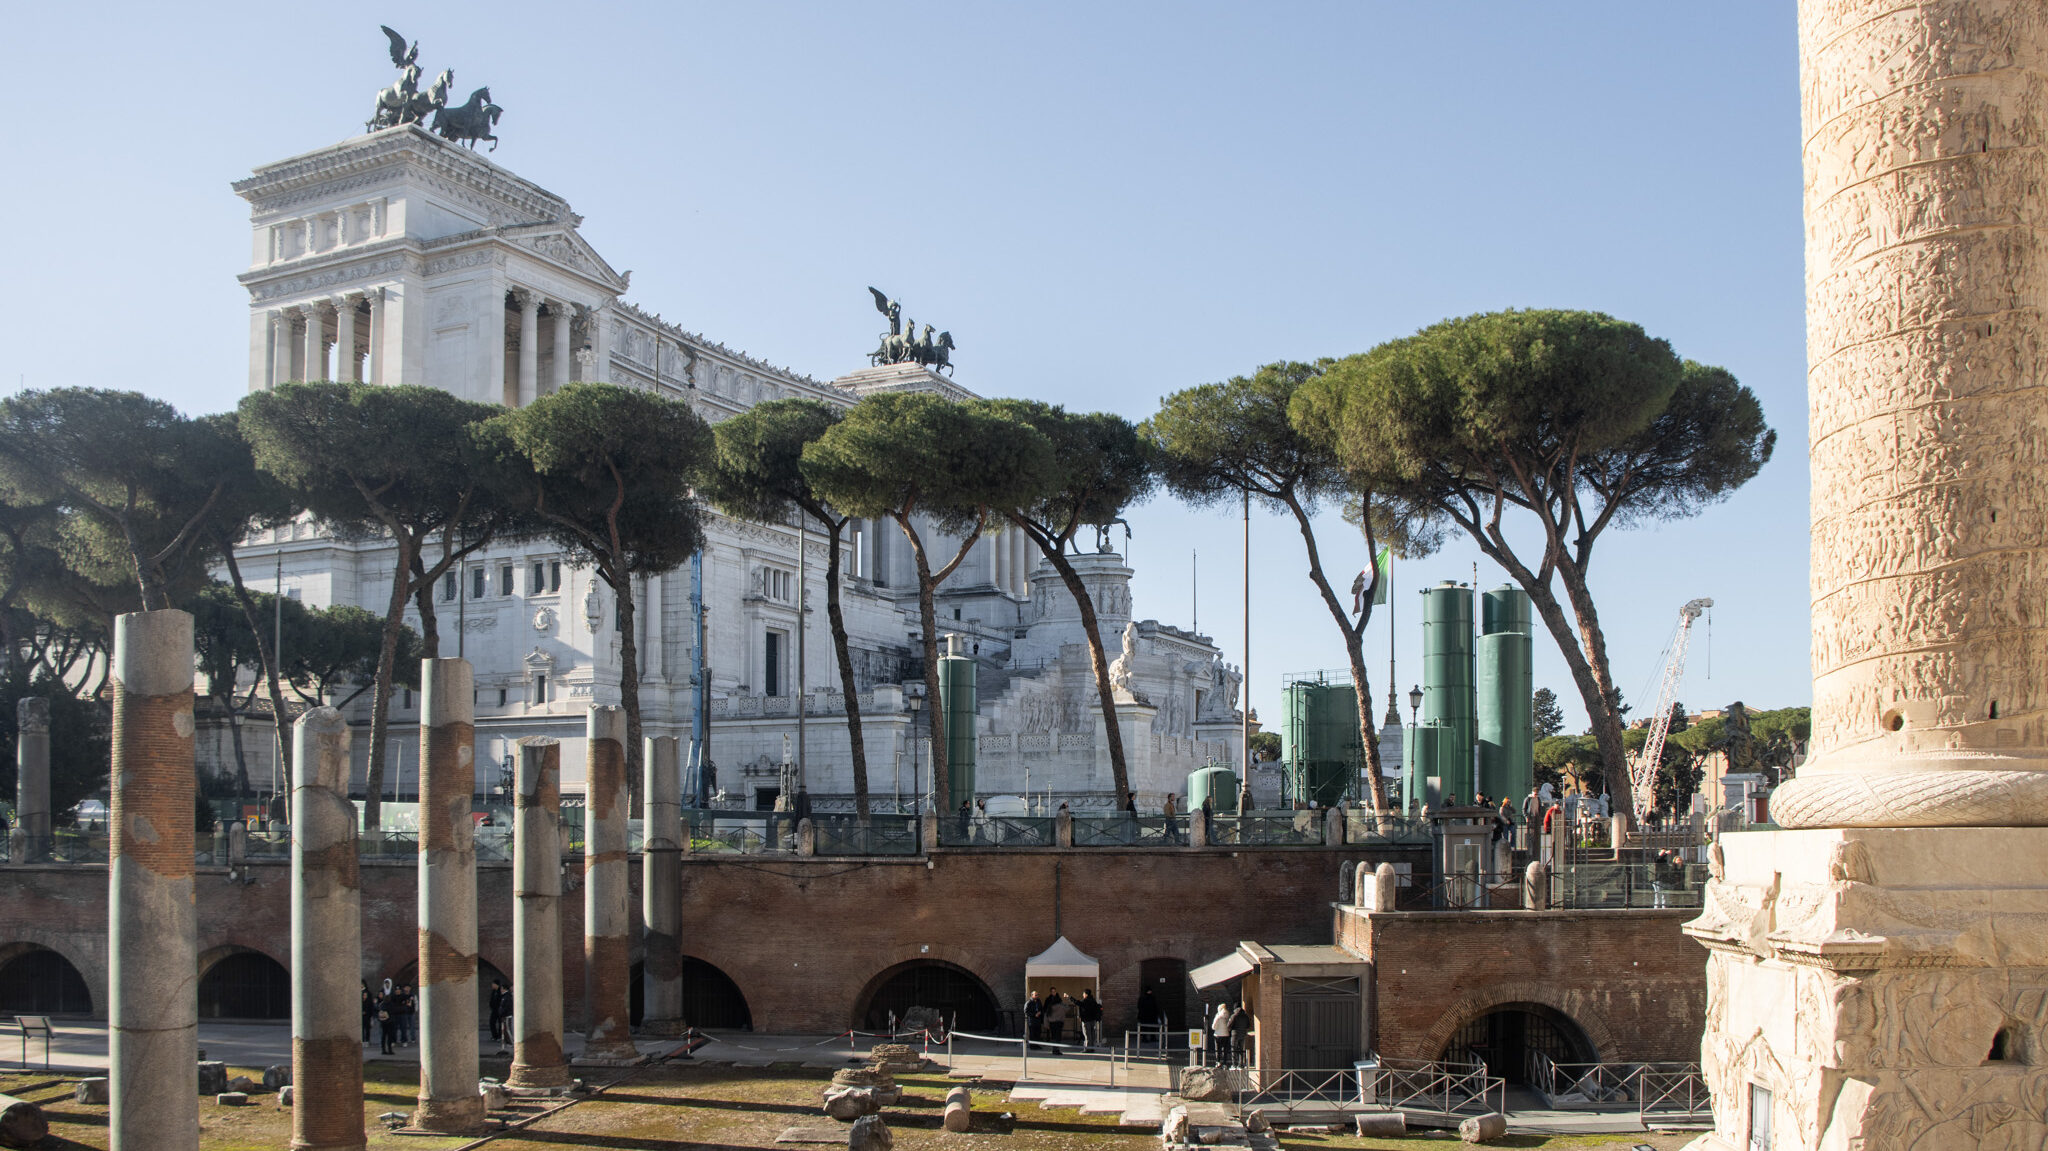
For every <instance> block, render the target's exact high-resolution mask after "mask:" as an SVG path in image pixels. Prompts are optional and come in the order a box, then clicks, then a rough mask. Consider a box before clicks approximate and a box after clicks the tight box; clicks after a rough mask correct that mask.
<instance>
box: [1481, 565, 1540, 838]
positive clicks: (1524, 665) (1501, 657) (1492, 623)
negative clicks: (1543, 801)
mask: <svg viewBox="0 0 2048 1151" xmlns="http://www.w3.org/2000/svg"><path fill="white" fill-rule="evenodd" d="M1532 614H1533V613H1532V611H1531V609H1530V603H1529V595H1528V593H1527V592H1524V591H1523V590H1522V589H1520V588H1517V587H1498V588H1495V589H1493V590H1492V591H1490V592H1487V593H1486V594H1485V595H1483V596H1481V597H1480V603H1479V631H1480V635H1479V660H1478V671H1479V677H1478V684H1477V692H1476V694H1477V699H1478V714H1477V716H1476V727H1475V731H1476V734H1477V736H1478V740H1479V781H1480V782H1479V786H1480V790H1482V791H1484V792H1485V793H1486V794H1487V796H1488V797H1489V798H1491V799H1493V800H1494V801H1495V802H1499V801H1500V800H1501V799H1507V800H1510V801H1512V802H1514V803H1515V804H1517V805H1519V804H1520V803H1521V799H1522V796H1524V795H1527V794H1528V792H1529V788H1530V786H1531V785H1532V783H1533V781H1534V778H1535V771H1536V767H1535V760H1534V754H1533V750H1532V749H1533V747H1534V744H1535V739H1534V717H1533V716H1532V715H1531V711H1530V709H1531V706H1532V705H1531V697H1532V695H1533V694H1534V691H1535V679H1534V675H1533V673H1532V670H1531V667H1530V661H1531V659H1532V658H1533V654H1534V653H1533V651H1532V649H1531V644H1532V640H1531V638H1530V630H1531V629H1530V617H1531V615H1532Z"/></svg>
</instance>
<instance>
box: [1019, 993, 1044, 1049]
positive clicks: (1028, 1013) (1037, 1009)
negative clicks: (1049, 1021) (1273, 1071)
mask: <svg viewBox="0 0 2048 1151" xmlns="http://www.w3.org/2000/svg"><path fill="white" fill-rule="evenodd" d="M1024 1037H1025V1038H1026V1039H1028V1040H1029V1041H1031V1042H1033V1043H1036V1042H1038V1041H1039V1040H1040V1039H1043V1038H1045V1002H1044V1000H1041V999H1040V998H1039V997H1038V992H1036V991H1034V992H1032V993H1031V998H1029V999H1027V1000H1025V1001H1024Z"/></svg>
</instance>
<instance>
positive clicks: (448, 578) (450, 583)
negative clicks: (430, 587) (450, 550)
mask: <svg viewBox="0 0 2048 1151" xmlns="http://www.w3.org/2000/svg"><path fill="white" fill-rule="evenodd" d="M457 586H458V584H457V581H456V579H455V573H454V572H449V573H448V574H447V575H445V576H442V577H441V602H442V603H453V602H455V589H456V587H457Z"/></svg>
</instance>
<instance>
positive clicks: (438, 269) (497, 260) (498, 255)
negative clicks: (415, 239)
mask: <svg viewBox="0 0 2048 1151" xmlns="http://www.w3.org/2000/svg"><path fill="white" fill-rule="evenodd" d="M504 262H505V253H503V252H499V251H495V250H493V249H491V248H478V249H475V250H473V251H468V252H454V253H451V254H449V255H446V256H436V257H434V258H433V259H431V260H428V261H427V275H429V276H439V275H442V274H444V273H447V272H454V271H459V270H461V269H463V268H477V267H482V266H483V265H485V264H503V263H504Z"/></svg>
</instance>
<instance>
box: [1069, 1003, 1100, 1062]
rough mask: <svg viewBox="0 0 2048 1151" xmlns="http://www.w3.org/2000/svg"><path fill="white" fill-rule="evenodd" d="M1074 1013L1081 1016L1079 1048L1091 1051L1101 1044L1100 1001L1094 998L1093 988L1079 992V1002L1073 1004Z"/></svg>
mask: <svg viewBox="0 0 2048 1151" xmlns="http://www.w3.org/2000/svg"><path fill="white" fill-rule="evenodd" d="M1074 1013H1075V1014H1076V1015H1079V1016H1080V1017H1081V1050H1083V1051H1093V1050H1095V1049H1096V1048H1097V1047H1100V1046H1102V1002H1101V1000H1098V999H1096V998H1095V989H1094V988H1092V987H1091V988H1088V989H1086V990H1084V991H1082V992H1081V1002H1079V1003H1077V1004H1075V1005H1074Z"/></svg>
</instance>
